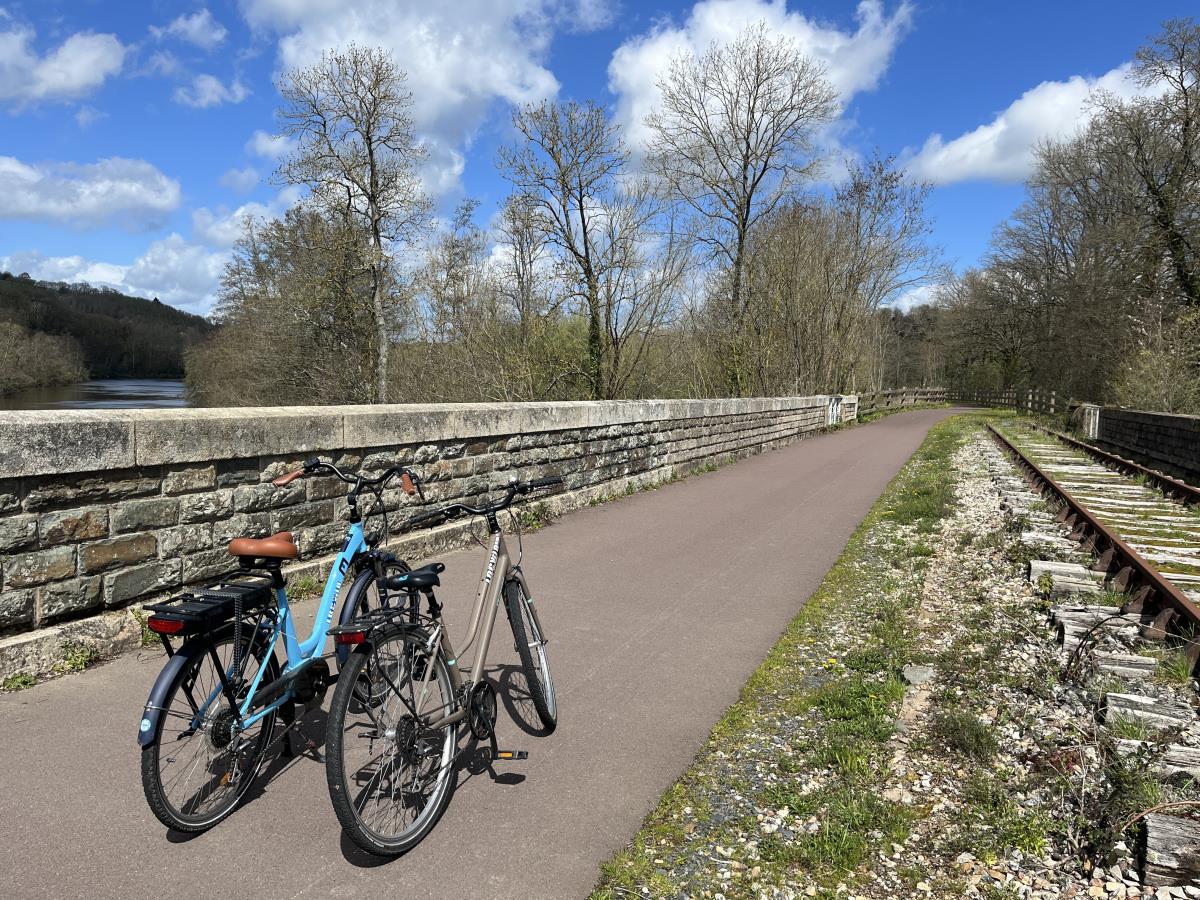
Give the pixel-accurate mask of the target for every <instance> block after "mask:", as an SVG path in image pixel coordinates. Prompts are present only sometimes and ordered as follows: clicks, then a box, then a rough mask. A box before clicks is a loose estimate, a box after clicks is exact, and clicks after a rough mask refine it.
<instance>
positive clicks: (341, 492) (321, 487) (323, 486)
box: [297, 478, 350, 500]
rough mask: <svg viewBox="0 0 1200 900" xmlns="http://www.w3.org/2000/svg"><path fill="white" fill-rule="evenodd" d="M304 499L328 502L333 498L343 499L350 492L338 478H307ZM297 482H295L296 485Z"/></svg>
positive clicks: (346, 485) (347, 486)
mask: <svg viewBox="0 0 1200 900" xmlns="http://www.w3.org/2000/svg"><path fill="white" fill-rule="evenodd" d="M305 481H306V482H307V484H306V485H305V487H306V489H307V493H306V495H305V496H306V497H307V499H309V500H328V499H330V498H333V497H345V496H346V494H348V493H349V492H350V486H349V485H348V484H346V483H345V482H344V481H342V480H341V479H340V478H307V479H305ZM298 483H299V482H297V484H298Z"/></svg>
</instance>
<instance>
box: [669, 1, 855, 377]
mask: <svg viewBox="0 0 1200 900" xmlns="http://www.w3.org/2000/svg"><path fill="white" fill-rule="evenodd" d="M824 74H825V72H824V68H823V66H822V65H821V64H820V63H819V62H816V61H815V60H812V59H810V58H809V57H807V56H805V55H804V54H803V53H801V52H800V50H799V48H798V47H797V46H796V44H795V42H794V41H792V40H790V39H788V38H786V37H777V36H773V35H772V34H771V32H770V31H769V30H768V29H767V27H766V25H765V24H764V23H760V24H758V25H755V26H752V27H750V28H748V29H746V30H745V31H743V32H742V33H741V34H740V35H738V37H737V38H736V39H734V40H733V41H732V42H730V43H728V44H714V45H713V46H711V47H710V48H709V49H708V50H707V51H706V52H705V53H704V54H702V55H700V56H696V55H695V54H691V53H687V54H683V55H681V56H678V57H676V58H675V59H673V60H672V61H671V64H670V68H669V69H668V71H667V74H666V76H665V77H664V78H662V79H661V80H660V81H659V90H660V91H661V94H662V102H661V108H660V109H658V110H656V111H655V112H653V113H652V114H651V115H650V116H649V117H648V118H647V120H646V124H647V125H648V126H649V128H650V130H651V132H652V135H653V136H652V138H651V141H650V146H649V148H648V151H649V162H650V164H651V167H652V169H653V170H654V171H655V172H656V173H657V175H658V176H659V177H660V178H661V179H662V181H663V183H664V185H665V186H666V188H667V190H668V191H669V192H670V194H671V196H673V197H674V198H676V199H678V200H679V201H682V202H683V203H684V204H686V205H687V206H688V207H690V208H691V210H693V211H694V212H695V213H696V214H697V215H698V216H699V217H700V219H701V221H702V222H703V223H704V226H705V227H704V228H703V229H702V230H701V231H700V232H699V233H698V234H699V238H700V240H701V241H702V242H703V244H704V246H705V247H706V248H707V249H708V250H709V251H710V253H711V254H712V256H713V257H715V258H716V259H718V260H719V261H721V262H722V263H724V264H725V265H726V266H728V268H729V270H730V276H729V279H728V283H727V285H726V292H727V297H728V318H729V324H730V326H731V328H732V335H731V336H732V338H733V343H732V344H731V345H730V346H727V347H726V348H725V352H724V356H725V358H726V359H727V360H728V362H727V366H728V368H727V387H728V389H729V390H730V391H732V392H734V393H737V394H740V393H743V392H744V390H745V389H746V387H747V385H746V382H745V374H744V371H743V368H742V366H741V365H740V363H739V358H740V357H741V356H742V352H741V351H742V350H744V347H743V346H742V344H743V341H742V331H743V327H744V325H745V322H746V315H747V311H748V307H747V303H746V296H745V295H746V291H745V265H746V254H747V244H748V242H749V239H750V234H751V232H752V231H753V229H754V227H755V225H756V224H757V223H758V222H759V221H760V220H762V219H763V217H765V216H768V215H770V214H771V213H772V212H773V211H774V210H775V209H776V207H777V206H778V205H779V203H780V202H781V201H782V200H783V199H784V198H785V197H788V196H789V195H790V194H791V193H792V192H793V191H794V190H795V188H796V187H797V185H799V184H800V183H802V182H803V181H804V180H806V179H807V178H809V177H811V175H812V174H813V172H814V170H815V169H816V166H817V163H816V161H815V160H814V159H813V158H812V156H811V155H809V153H808V151H809V150H811V147H812V138H813V133H814V131H815V129H816V128H817V127H819V126H820V125H821V124H822V123H824V122H827V121H828V120H829V119H830V118H831V117H832V116H833V114H834V112H835V110H836V107H837V94H836V92H835V91H834V89H833V87H832V85H830V84H829V82H828V81H826V79H825V77H824Z"/></svg>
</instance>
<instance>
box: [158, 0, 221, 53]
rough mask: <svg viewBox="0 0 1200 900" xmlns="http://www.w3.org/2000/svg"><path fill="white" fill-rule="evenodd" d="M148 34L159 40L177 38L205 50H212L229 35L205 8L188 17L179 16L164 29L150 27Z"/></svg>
mask: <svg viewBox="0 0 1200 900" xmlns="http://www.w3.org/2000/svg"><path fill="white" fill-rule="evenodd" d="M150 33H151V34H153V35H154V36H155V37H156V38H158V39H159V40H162V39H163V38H165V37H174V38H179V39H180V40H181V41H187V42H188V43H189V44H195V45H196V46H197V47H201V48H203V49H205V50H212V49H213V48H214V47H216V46H217V45H218V44H220V43H221V41H223V40H225V37H226V35H228V34H229V32H228V31H226V30H225V26H224V25H222V24H221V23H220V22H218V21H217V20H216V19H214V18H213V17H212V13H210V12H209V11H208V8H207V7H205V8H204V9H201V10H198V11H197V12H194V13H192V14H191V15H190V16H179V17H178V18H177V19H175V20H174V21H173V22H171V24H170V25H167V26H166V27H164V28H156V27H154V26H153V25H151V26H150Z"/></svg>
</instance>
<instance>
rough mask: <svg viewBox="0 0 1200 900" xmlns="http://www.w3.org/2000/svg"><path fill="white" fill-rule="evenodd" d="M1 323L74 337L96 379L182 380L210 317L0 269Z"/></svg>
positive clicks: (163, 304)
mask: <svg viewBox="0 0 1200 900" xmlns="http://www.w3.org/2000/svg"><path fill="white" fill-rule="evenodd" d="M0 322H12V323H15V324H17V325H20V326H22V327H24V328H25V329H27V330H28V331H31V332H40V333H42V334H47V335H57V336H65V337H70V338H72V339H74V341H75V342H76V343H77V344H78V346H79V350H80V352H81V353H82V356H83V364H84V366H85V367H86V368H87V371H88V375H90V377H92V378H180V377H182V376H183V354H184V351H185V350H186V349H187V348H188V347H190V346H191V345H192V344H194V343H195V342H196V341H198V340H199V339H200V338H202V337H204V336H205V335H206V334H207V333H208V332H209V331H211V330H212V326H211V325H210V324H209V323H208V321H207V320H205V319H204V318H202V317H200V316H194V315H192V314H191V313H186V312H183V311H182V310H178V309H175V308H174V307H172V306H168V305H167V304H165V303H162V302H161V301H159V300H145V299H143V298H141V297H127V296H125V295H124V294H119V293H117V292H116V291H110V290H102V289H98V288H92V287H89V286H87V285H65V284H64V285H52V284H48V283H46V282H37V281H34V280H32V279H31V278H29V277H28V276H24V277H22V276H17V275H13V274H12V273H9V272H0Z"/></svg>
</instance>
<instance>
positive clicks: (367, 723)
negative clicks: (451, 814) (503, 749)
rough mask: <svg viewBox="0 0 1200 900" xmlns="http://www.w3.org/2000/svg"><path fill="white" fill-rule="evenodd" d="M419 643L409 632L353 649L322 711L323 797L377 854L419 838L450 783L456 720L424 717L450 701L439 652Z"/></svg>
mask: <svg viewBox="0 0 1200 900" xmlns="http://www.w3.org/2000/svg"><path fill="white" fill-rule="evenodd" d="M428 640H429V638H428V636H427V635H426V634H425V633H424V632H423V631H421V630H419V629H415V628H409V629H404V630H399V631H394V632H392V633H390V634H387V635H384V636H382V637H380V638H378V639H376V640H375V641H374V642H373V643H372V645H371V646H370V647H364V648H361V649H360V650H359V651H358V652H356V653H354V654H352V655H351V656H350V658H349V660H347V661H346V665H345V666H344V667H343V668H342V672H341V675H339V677H338V685H337V690H336V691H335V692H334V695H333V702H332V704H331V706H330V710H329V726H328V727H329V732H328V737H327V740H326V757H325V775H326V780H327V781H328V784H329V798H330V800H331V801H332V802H333V808H334V811H335V812H336V813H337V817H338V821H340V822H341V824H342V829H343V830H344V831H345V832H346V834H347V836H348V837H349V838H350V839H351V840H352V841H353V842H354V843H355V844H356V845H358V846H359V847H360V848H362V849H363V850H365V851H366V852H368V853H372V854H375V855H377V856H399V855H400V854H402V853H406V852H408V851H409V850H411V849H412V848H413V847H415V846H416V845H417V844H418V843H420V841H421V840H422V839H423V838H424V837H425V835H427V834H428V833H429V832H430V831H431V830H432V829H433V826H434V825H436V824H437V821H438V819H439V818H440V817H441V814H442V812H443V811H444V810H445V808H446V805H447V804H448V803H449V802H450V795H451V793H452V792H453V789H454V781H455V776H456V773H455V755H456V753H457V748H458V724H457V723H452V724H446V725H441V726H439V727H436V728H434V727H430V726H429V724H428V723H429V722H430V721H433V720H436V719H437V718H439V717H442V716H445V715H448V714H449V713H452V712H454V711H455V710H456V709H457V708H458V699H457V697H456V695H455V692H454V686H453V682H451V680H450V672H449V669H448V668H447V667H446V661H445V659H444V658H443V657H442V654H441V652H440V650H438V649H434V650H433V651H432V653H430V652H427V651H426V646H427V644H428ZM380 683H383V684H385V685H386V686H387V690H386V691H385V692H383V693H382V694H380V693H379V691H378V685H379V684H380ZM366 695H369V696H370V697H371V702H369V703H364V702H363V697H364V696H366Z"/></svg>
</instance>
